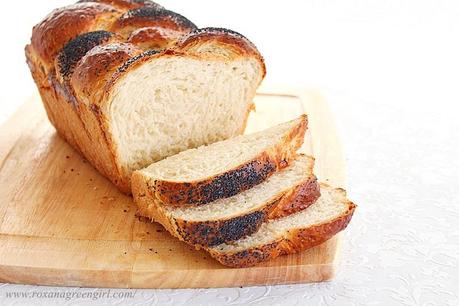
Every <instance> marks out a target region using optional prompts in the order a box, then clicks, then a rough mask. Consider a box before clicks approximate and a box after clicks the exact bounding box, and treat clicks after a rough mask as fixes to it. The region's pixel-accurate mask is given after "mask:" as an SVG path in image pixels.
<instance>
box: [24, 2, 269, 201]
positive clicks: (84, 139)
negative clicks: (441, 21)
mask: <svg viewBox="0 0 459 306" xmlns="http://www.w3.org/2000/svg"><path fill="white" fill-rule="evenodd" d="M25 51H26V57H27V62H28V65H29V67H30V70H31V73H32V76H33V78H34V80H35V83H36V84H37V87H38V89H39V92H40V95H41V97H42V101H43V104H44V106H45V109H46V111H47V114H48V117H49V120H50V121H51V123H52V124H53V125H54V126H55V128H56V130H57V131H58V133H59V134H60V135H61V136H62V137H63V138H65V139H66V140H67V141H68V143H70V144H71V145H72V146H73V147H74V148H75V149H76V150H78V151H79V152H81V154H83V155H84V157H85V158H86V159H87V160H89V161H90V162H91V163H92V165H94V167H95V168H97V169H98V170H99V171H100V172H101V173H102V174H103V175H105V176H106V177H107V178H109V179H110V180H111V181H112V182H113V183H114V184H115V185H116V186H118V188H119V189H120V190H122V191H123V192H126V193H130V191H131V187H130V180H131V174H132V172H133V171H134V170H137V169H141V168H143V167H146V166H148V165H149V164H151V163H153V162H156V161H158V160H161V159H163V158H165V157H168V156H171V155H174V154H176V153H178V152H181V151H183V150H186V149H189V148H194V147H199V146H201V145H205V144H210V143H213V142H216V141H219V140H223V139H227V138H231V137H234V136H237V135H239V134H241V133H242V132H243V130H244V128H245V124H246V120H247V116H248V113H249V112H250V110H251V109H252V108H253V104H252V99H253V97H254V95H255V91H256V89H257V87H258V85H259V84H260V82H261V80H262V79H263V77H264V75H265V66H264V63H263V59H262V57H261V55H260V53H259V52H258V50H257V49H256V47H255V46H254V45H253V44H252V43H251V42H250V41H249V40H248V39H247V38H245V37H244V36H242V35H240V34H238V33H236V32H233V31H231V30H226V29H221V28H204V29H198V28H197V27H196V26H195V24H194V23H192V22H191V21H190V20H188V19H186V18H185V17H183V16H182V15H179V14H177V13H174V12H172V11H169V10H167V9H165V8H163V7H162V6H160V5H158V4H156V3H153V2H151V1H148V0H140V1H139V0H90V1H79V2H78V3H76V4H74V5H70V6H67V7H64V8H61V9H57V10H54V11H53V12H52V13H51V14H49V15H48V16H47V17H46V18H45V19H44V20H43V21H42V22H40V23H39V24H38V25H36V26H35V27H34V28H33V32H32V39H31V43H30V44H29V45H27V46H26V50H25Z"/></svg>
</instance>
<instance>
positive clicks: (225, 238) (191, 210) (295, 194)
mask: <svg viewBox="0 0 459 306" xmlns="http://www.w3.org/2000/svg"><path fill="white" fill-rule="evenodd" d="M313 165H314V159H313V158H311V157H308V156H305V155H300V156H299V157H298V159H297V160H295V161H293V162H291V164H290V166H289V167H287V168H285V169H283V170H280V171H278V172H276V173H274V174H273V175H272V176H270V177H269V178H268V179H266V180H265V181H264V182H262V183H260V184H258V185H256V186H254V187H252V188H251V189H248V190H245V191H242V192H240V193H238V194H236V195H234V196H232V197H229V198H224V199H218V200H215V201H213V202H211V203H208V204H205V205H201V206H191V207H172V206H167V205H163V203H161V202H160V201H158V199H154V198H152V197H151V196H148V195H147V193H148V188H149V187H148V186H147V182H146V181H145V180H141V179H140V180H139V178H140V177H139V176H138V177H137V178H136V179H135V180H133V186H134V189H133V190H134V199H135V201H136V203H137V205H138V207H139V212H138V213H139V215H141V216H145V217H148V218H150V219H152V220H154V221H157V222H159V223H161V224H162V225H163V226H164V227H165V228H166V229H167V230H168V231H169V232H170V233H171V234H172V235H174V236H176V237H177V238H179V239H180V240H182V241H185V242H187V243H189V244H191V245H193V246H195V247H198V248H199V247H208V246H214V245H218V244H221V243H224V242H229V241H235V240H238V239H240V238H241V237H244V236H246V235H250V234H252V233H254V232H256V231H257V230H258V229H259V227H260V226H261V224H262V223H263V222H265V221H266V220H267V219H268V218H269V217H270V216H272V217H273V218H274V217H279V216H282V215H284V214H286V213H291V212H292V211H298V210H300V209H304V208H306V207H307V206H308V205H311V204H312V203H313V202H314V201H315V200H316V199H317V198H318V197H319V196H320V191H319V185H318V183H317V180H316V177H315V176H314V175H313V173H312V170H313ZM292 203H297V207H296V208H295V207H294V206H293V205H292Z"/></svg>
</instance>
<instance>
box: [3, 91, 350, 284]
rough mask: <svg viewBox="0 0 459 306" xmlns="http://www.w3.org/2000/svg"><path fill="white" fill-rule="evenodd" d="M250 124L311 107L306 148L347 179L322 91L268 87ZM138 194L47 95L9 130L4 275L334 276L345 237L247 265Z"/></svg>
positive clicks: (334, 177) (180, 280)
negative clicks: (211, 247) (107, 167)
mask: <svg viewBox="0 0 459 306" xmlns="http://www.w3.org/2000/svg"><path fill="white" fill-rule="evenodd" d="M263 92H265V93H261V94H258V95H257V97H256V99H255V103H256V108H257V110H256V112H255V113H253V114H252V115H251V117H250V119H249V123H248V127H247V132H252V131H256V130H261V129H264V128H267V127H269V126H272V125H274V124H277V123H280V122H283V121H286V120H289V119H293V118H295V117H297V116H298V115H300V114H301V113H304V112H305V113H307V114H308V116H309V130H308V132H307V135H306V139H305V145H304V146H303V148H302V149H301V150H302V151H303V152H305V153H308V154H312V155H313V156H315V158H316V166H315V172H316V174H317V176H318V177H319V179H320V180H321V181H326V182H328V183H330V184H332V185H335V186H341V187H344V183H345V182H344V163H343V158H342V152H341V147H340V144H339V141H338V137H337V134H336V131H335V128H334V124H333V120H332V117H331V114H330V111H329V109H328V106H327V104H326V103H325V102H324V100H323V99H322V97H321V96H320V95H319V94H317V93H316V92H313V91H306V90H286V89H282V90H281V91H278V90H274V89H264V91H263ZM135 212H136V208H135V205H134V203H133V202H132V198H131V197H128V196H125V195H123V194H121V193H120V192H118V191H117V189H116V188H115V187H114V186H113V185H112V184H111V183H110V182H109V181H108V180H106V179H105V178H104V177H102V176H101V175H100V174H98V172H97V171H96V170H95V169H94V168H92V166H91V165H90V164H89V163H88V162H87V161H85V160H84V159H83V158H82V157H81V156H80V155H79V154H78V153H77V152H75V151H74V150H73V149H72V148H71V147H70V146H69V145H67V143H65V141H63V140H62V139H61V138H60V137H59V136H58V135H57V134H56V132H55V130H54V128H53V127H52V126H51V124H50V123H49V122H48V120H47V118H46V114H45V111H44V109H43V107H42V105H41V102H40V100H39V98H38V97H37V98H34V99H32V100H30V101H28V102H27V103H25V104H24V105H23V106H22V107H21V108H20V109H19V110H18V112H17V113H16V114H15V115H13V116H12V117H11V118H10V119H9V120H8V121H7V122H6V123H5V124H4V125H3V126H2V127H1V130H0V282H11V283H24V284H42V285H59V286H83V287H119V288H197V287H231V286H249V285H265V284H287V283H299V282H317V281H324V280H329V279H330V278H331V277H332V276H333V274H334V271H335V269H336V265H337V254H338V246H339V236H337V237H335V238H333V239H331V240H329V241H328V242H326V243H324V244H322V245H320V246H318V247H315V248H313V249H310V250H308V251H305V252H302V253H301V254H296V255H289V256H282V257H280V258H277V259H276V260H273V261H271V262H268V263H265V264H261V265H258V266H256V267H252V268H245V269H230V268H227V267H225V266H222V265H220V264H219V263H218V262H216V261H215V260H213V259H212V258H210V257H209V256H208V255H207V254H206V253H205V252H203V251H195V250H194V249H192V248H191V247H189V246H187V245H186V244H184V243H182V242H180V241H178V240H177V239H175V238H173V237H172V236H170V235H169V234H168V233H167V232H166V231H165V230H164V229H163V228H162V227H161V226H160V225H158V224H155V223H149V222H145V221H143V220H139V219H138V218H137V217H136V216H135Z"/></svg>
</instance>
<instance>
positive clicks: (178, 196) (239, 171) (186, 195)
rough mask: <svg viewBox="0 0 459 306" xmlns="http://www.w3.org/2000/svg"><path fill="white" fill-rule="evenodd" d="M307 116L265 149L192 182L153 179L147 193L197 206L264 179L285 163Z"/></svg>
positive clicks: (297, 143)
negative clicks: (239, 162)
mask: <svg viewBox="0 0 459 306" xmlns="http://www.w3.org/2000/svg"><path fill="white" fill-rule="evenodd" d="M306 129H307V116H306V115H302V117H301V120H300V122H299V124H298V125H296V126H295V127H294V128H292V129H291V130H290V131H289V133H288V135H287V136H286V137H285V138H284V139H283V140H282V141H281V142H280V143H277V144H276V145H275V146H273V147H272V148H269V149H268V150H267V151H265V152H262V153H261V154H260V155H258V156H256V157H254V158H253V159H252V160H250V161H248V162H247V163H245V164H242V165H239V166H238V167H236V168H234V169H231V170H228V171H226V172H225V173H221V174H218V175H215V176H213V177H209V178H207V179H205V180H201V181H195V182H186V183H182V182H171V181H163V180H152V181H150V182H149V184H148V186H149V187H150V188H149V194H150V195H151V196H152V197H153V198H156V199H158V200H159V201H161V202H163V203H164V204H165V205H170V206H198V205H203V204H206V203H209V202H212V201H215V200H217V199H222V198H228V197H231V196H233V195H235V194H238V193H239V192H241V191H244V190H247V189H250V188H252V187H253V186H255V185H258V184H260V183H261V182H263V181H265V180H266V179H267V178H268V177H269V176H271V175H272V174H273V173H274V172H276V171H278V170H280V169H282V168H284V167H286V166H287V165H288V163H289V162H291V161H292V160H293V159H294V158H295V156H296V151H297V150H298V149H299V148H300V147H301V145H302V144H303V141H304V134H305V132H306Z"/></svg>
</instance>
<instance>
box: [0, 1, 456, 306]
mask: <svg viewBox="0 0 459 306" xmlns="http://www.w3.org/2000/svg"><path fill="white" fill-rule="evenodd" d="M67 3H71V2H70V1H27V2H26V1H4V2H2V11H3V13H2V17H1V18H0V29H1V30H0V31H1V36H0V37H1V38H2V42H3V43H2V47H1V48H0V58H1V59H2V65H1V69H0V84H1V85H0V86H1V87H0V88H1V90H0V102H1V107H0V121H3V120H4V119H5V118H6V117H7V116H8V115H10V114H11V113H12V112H13V111H14V109H15V108H16V107H17V106H18V105H20V104H21V103H22V101H24V99H26V98H27V97H28V96H31V95H33V94H35V92H36V89H35V87H34V86H35V85H34V84H33V81H32V78H31V77H30V74H29V71H28V68H27V66H26V64H25V59H24V54H23V48H24V45H25V44H26V43H27V42H28V40H29V38H30V33H31V28H32V26H33V25H34V24H36V23H37V22H39V21H40V20H41V18H42V17H44V16H45V15H46V14H47V13H48V12H49V11H50V10H51V9H52V8H55V7H59V6H63V5H65V4H67ZM160 3H161V4H162V5H164V6H166V7H167V8H168V9H171V10H174V11H177V12H179V13H182V14H183V15H185V16H187V17H188V18H189V19H190V20H192V21H193V22H195V23H196V24H197V25H198V26H199V27H205V26H221V27H228V28H231V29H233V30H236V31H238V32H241V33H243V34H244V35H246V36H247V37H248V38H250V39H251V40H252V41H253V42H254V43H255V44H256V45H257V46H258V48H259V50H260V51H261V53H262V54H263V55H264V56H265V59H266V64H267V70H268V74H267V77H266V80H265V81H266V83H276V84H279V83H282V84H289V85H300V86H306V87H312V88H318V89H319V90H321V91H322V92H323V93H324V95H325V96H326V97H327V99H328V101H329V103H330V105H331V107H332V109H333V112H334V115H335V118H336V121H337V124H338V127H339V131H340V135H341V138H342V140H343V143H344V147H345V151H346V159H347V164H348V189H349V194H350V197H351V199H352V200H354V201H355V202H356V203H357V204H359V208H358V210H357V212H356V215H355V217H354V219H353V221H352V223H351V225H350V226H349V228H348V229H347V230H346V232H345V238H344V243H343V252H342V264H341V266H340V272H339V274H338V276H337V278H336V279H335V280H334V281H333V282H330V283H325V284H313V285H292V286H272V287H269V286H268V287H253V288H243V289H240V288H231V289H207V290H206V289H203V290H139V291H137V294H136V297H135V298H134V299H129V300H122V302H123V303H139V304H140V303H141V302H142V301H148V302H149V303H151V304H158V305H164V304H165V303H167V302H171V301H174V302H175V303H176V304H182V303H185V304H187V305H190V304H214V305H215V304H223V303H233V304H238V303H241V304H247V303H253V304H263V305H266V304H284V305H294V304H305V303H308V302H311V303H314V304H316V303H321V304H330V305H353V304H376V305H390V304H404V305H419V304H422V305H448V304H450V305H457V304H458V299H459V192H458V190H459V174H458V173H459V163H458V157H459V135H458V133H459V123H458V122H459V121H458V119H457V117H458V115H457V113H458V111H459V107H458V103H459V2H458V1H441V0H435V1H433V0H432V1H419V0H418V1H399V0H393V1H339V0H334V1H332V0H326V1H324V0H322V1H311V0H309V1H247V0H245V1H241V0H239V1H237V0H232V1H166V0H164V1H162V2H160ZM49 289H50V288H46V287H45V288H38V287H32V286H23V287H22V286H17V285H3V286H0V304H1V302H5V303H6V304H22V303H28V304H29V305H30V304H33V303H35V304H42V305H47V304H49V302H50V301H47V300H38V299H37V300H27V301H26V300H12V299H9V300H4V301H2V298H4V293H5V292H6V291H8V290H28V291H31V290H32V291H33V290H49ZM73 290H77V289H73ZM54 302H56V303H57V302H60V303H63V304H76V303H78V302H83V300H73V301H69V302H67V301H54ZM84 302H88V301H84ZM115 302H120V301H117V300H114V299H112V300H99V301H97V304H98V305H100V304H107V305H108V304H112V303H115ZM88 303H89V302H88Z"/></svg>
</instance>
